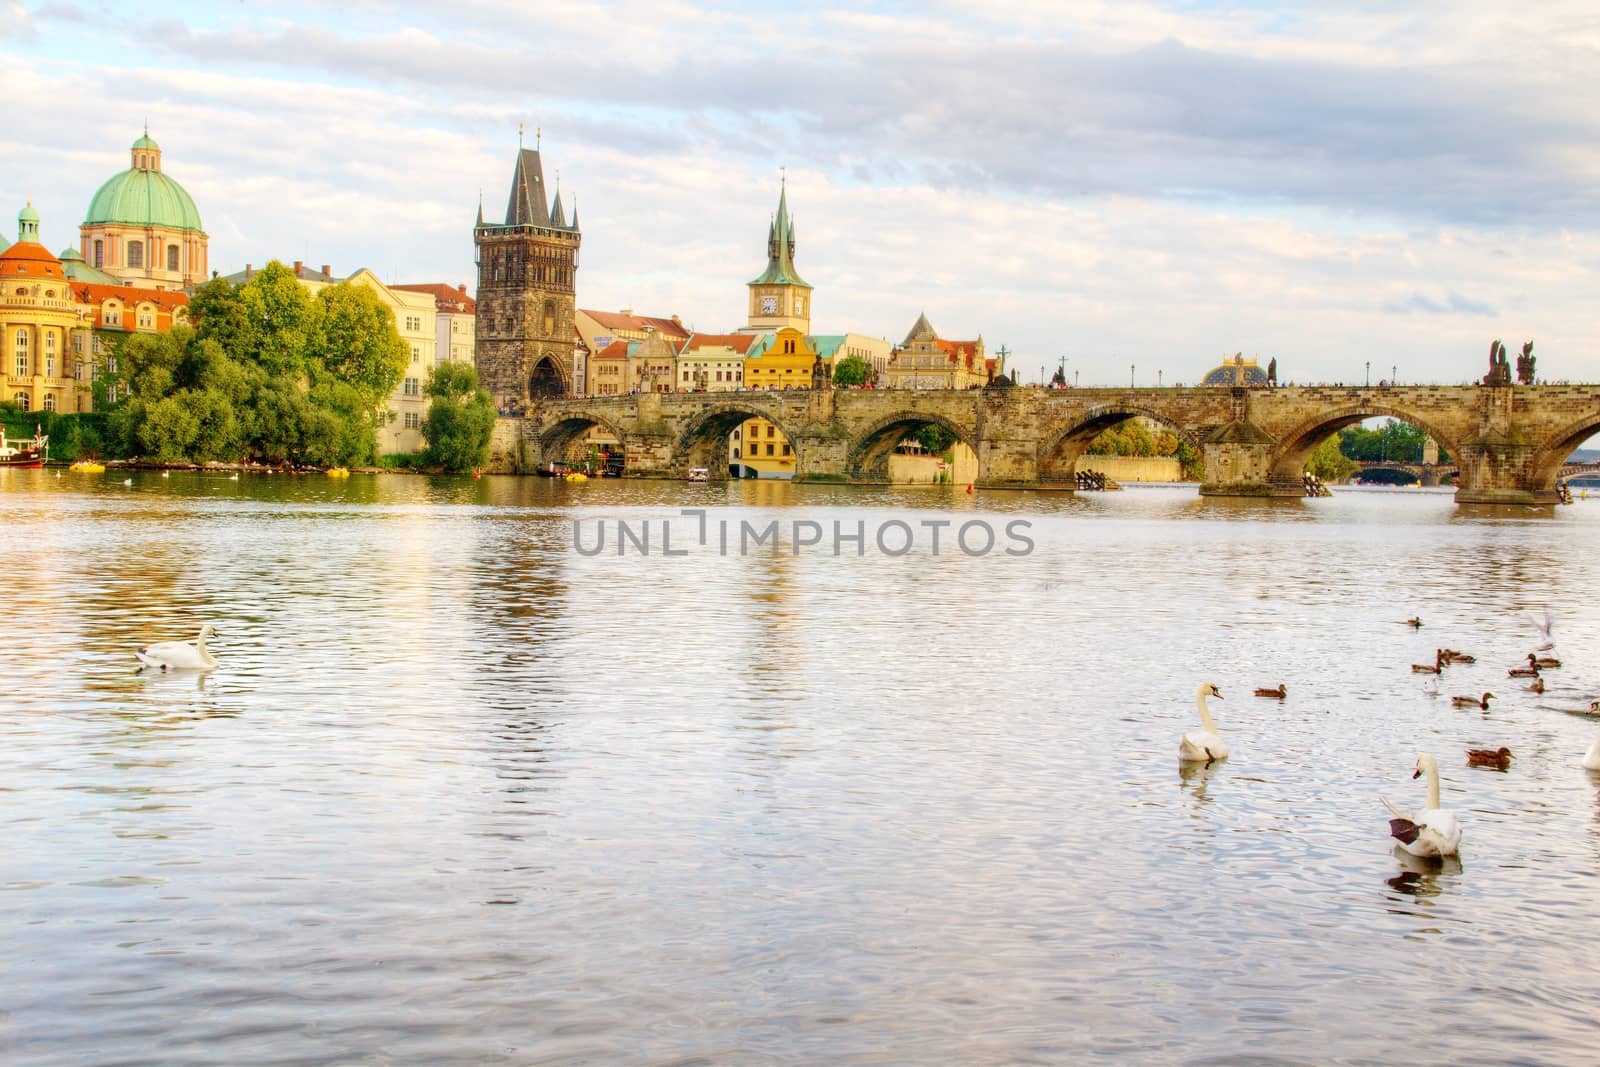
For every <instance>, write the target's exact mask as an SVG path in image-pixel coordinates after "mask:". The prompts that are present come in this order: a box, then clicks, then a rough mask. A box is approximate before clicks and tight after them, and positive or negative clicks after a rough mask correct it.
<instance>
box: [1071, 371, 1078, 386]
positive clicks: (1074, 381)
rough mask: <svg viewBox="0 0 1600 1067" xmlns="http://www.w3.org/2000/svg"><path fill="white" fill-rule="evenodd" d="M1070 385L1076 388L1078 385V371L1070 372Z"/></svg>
mask: <svg viewBox="0 0 1600 1067" xmlns="http://www.w3.org/2000/svg"><path fill="white" fill-rule="evenodd" d="M1072 387H1073V388H1074V389H1076V388H1077V387H1078V372H1077V371H1073V372H1072Z"/></svg>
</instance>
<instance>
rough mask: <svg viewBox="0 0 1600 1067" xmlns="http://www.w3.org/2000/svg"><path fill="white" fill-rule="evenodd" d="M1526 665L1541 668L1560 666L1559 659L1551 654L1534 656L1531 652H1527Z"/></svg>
mask: <svg viewBox="0 0 1600 1067" xmlns="http://www.w3.org/2000/svg"><path fill="white" fill-rule="evenodd" d="M1528 666H1530V667H1538V668H1541V669H1544V668H1553V667H1559V666H1561V661H1560V660H1558V659H1556V658H1555V657H1553V656H1535V655H1534V654H1533V653H1532V652H1529V653H1528Z"/></svg>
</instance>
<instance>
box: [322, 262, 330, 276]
mask: <svg viewBox="0 0 1600 1067" xmlns="http://www.w3.org/2000/svg"><path fill="white" fill-rule="evenodd" d="M322 276H323V277H324V278H331V277H333V268H332V267H330V266H328V264H326V263H324V264H323V265H322Z"/></svg>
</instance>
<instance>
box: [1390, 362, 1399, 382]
mask: <svg viewBox="0 0 1600 1067" xmlns="http://www.w3.org/2000/svg"><path fill="white" fill-rule="evenodd" d="M1399 377H1400V368H1399V366H1398V365H1391V366H1390V367H1389V384H1390V385H1399V384H1400V383H1399V382H1398V381H1397V380H1396V379H1398V378H1399Z"/></svg>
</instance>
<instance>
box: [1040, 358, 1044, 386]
mask: <svg viewBox="0 0 1600 1067" xmlns="http://www.w3.org/2000/svg"><path fill="white" fill-rule="evenodd" d="M1039 388H1040V389H1043V388H1044V364H1043V363H1041V364H1039Z"/></svg>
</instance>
